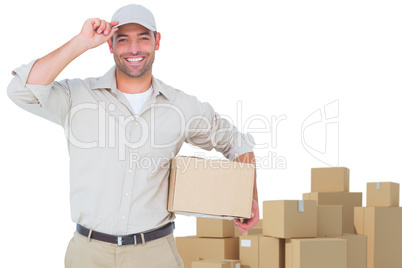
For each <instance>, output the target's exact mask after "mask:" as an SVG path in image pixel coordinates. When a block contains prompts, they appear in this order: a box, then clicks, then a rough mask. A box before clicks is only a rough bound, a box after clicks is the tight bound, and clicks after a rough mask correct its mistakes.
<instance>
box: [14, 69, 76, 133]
mask: <svg viewBox="0 0 402 268" xmlns="http://www.w3.org/2000/svg"><path fill="white" fill-rule="evenodd" d="M34 64H35V61H32V62H30V63H29V64H26V65H22V66H21V67H19V68H17V69H15V70H13V71H12V75H13V76H14V77H13V79H12V80H11V82H10V84H9V86H8V88H7V94H8V96H9V98H10V99H11V100H12V101H13V102H14V103H15V104H17V105H18V106H19V107H21V108H22V109H24V110H26V111H28V112H31V113H33V114H36V115H38V116H41V117H43V118H46V119H48V120H50V121H52V122H54V123H56V124H59V125H61V126H63V125H64V120H65V117H66V115H67V113H68V111H69V109H70V106H71V100H70V91H69V89H68V87H67V83H66V81H61V82H53V83H51V84H49V85H31V84H27V79H28V76H29V73H30V71H31V69H32V67H33V65H34Z"/></svg>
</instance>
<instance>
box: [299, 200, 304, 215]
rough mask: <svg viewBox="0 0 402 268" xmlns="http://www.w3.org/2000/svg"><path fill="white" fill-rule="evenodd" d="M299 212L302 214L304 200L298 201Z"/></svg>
mask: <svg viewBox="0 0 402 268" xmlns="http://www.w3.org/2000/svg"><path fill="white" fill-rule="evenodd" d="M298 210H299V212H304V200H299V208H298Z"/></svg>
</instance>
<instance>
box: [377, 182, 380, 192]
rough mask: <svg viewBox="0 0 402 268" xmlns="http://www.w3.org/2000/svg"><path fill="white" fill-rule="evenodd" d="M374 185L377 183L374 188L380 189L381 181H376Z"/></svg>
mask: <svg viewBox="0 0 402 268" xmlns="http://www.w3.org/2000/svg"><path fill="white" fill-rule="evenodd" d="M376 185H377V186H376V189H377V190H381V182H377V184H376Z"/></svg>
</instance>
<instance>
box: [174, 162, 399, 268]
mask: <svg viewBox="0 0 402 268" xmlns="http://www.w3.org/2000/svg"><path fill="white" fill-rule="evenodd" d="M349 173H350V172H349V169H347V168H313V169H312V172H311V193H305V194H303V200H279V201H264V202H263V216H264V220H263V221H262V220H260V222H259V224H258V226H256V227H254V228H253V229H251V230H249V231H248V232H247V233H245V234H240V232H238V230H237V228H235V227H234V224H233V221H228V220H224V219H211V218H197V236H192V237H177V238H176V243H177V248H178V251H179V253H180V255H181V257H182V259H183V261H184V265H185V268H191V267H193V268H194V267H195V268H208V267H210V268H213V267H220V268H222V267H235V268H238V267H240V265H241V267H242V268H322V267H326V268H366V267H368V268H380V267H381V268H384V267H386V268H397V267H398V268H401V267H402V254H401V253H402V208H400V207H399V184H396V183H374V184H371V183H369V184H368V185H367V207H362V193H351V192H349Z"/></svg>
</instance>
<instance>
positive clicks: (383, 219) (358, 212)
mask: <svg viewBox="0 0 402 268" xmlns="http://www.w3.org/2000/svg"><path fill="white" fill-rule="evenodd" d="M366 204H367V207H357V208H355V209H354V213H355V215H354V216H355V218H354V222H355V227H356V231H357V233H358V234H362V235H366V236H367V268H384V267H387V268H400V267H402V208H401V207H399V184H398V183H392V182H383V183H380V182H378V183H368V184H367V202H366Z"/></svg>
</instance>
